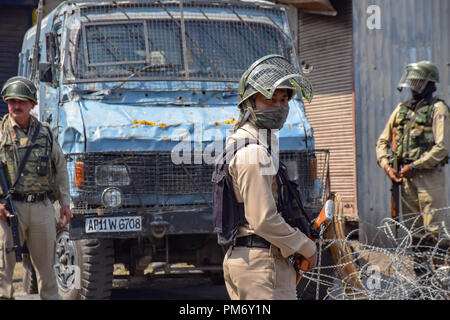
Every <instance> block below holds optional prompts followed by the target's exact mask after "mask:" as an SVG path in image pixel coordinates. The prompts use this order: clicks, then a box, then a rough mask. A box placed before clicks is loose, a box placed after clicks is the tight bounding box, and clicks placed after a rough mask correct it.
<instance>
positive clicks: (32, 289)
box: [22, 253, 39, 294]
mask: <svg viewBox="0 0 450 320" xmlns="http://www.w3.org/2000/svg"><path fill="white" fill-rule="evenodd" d="M22 265H23V276H22V284H23V290H24V291H25V293H26V294H37V293H39V292H38V291H39V290H38V284H37V278H36V271H35V270H34V268H33V264H32V263H31V257H30V255H29V254H28V253H24V254H22Z"/></svg>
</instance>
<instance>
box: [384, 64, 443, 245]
mask: <svg viewBox="0 0 450 320" xmlns="http://www.w3.org/2000/svg"><path fill="white" fill-rule="evenodd" d="M436 82H439V72H438V68H437V67H436V65H434V64H433V63H431V62H429V61H420V62H417V63H411V64H408V65H407V67H406V70H405V73H404V75H403V76H402V79H401V80H400V83H399V86H398V89H399V90H400V91H401V90H402V88H409V89H410V90H411V93H412V98H411V99H410V100H408V101H406V102H403V103H400V104H399V105H398V106H397V107H396V108H395V110H394V111H393V112H392V114H391V116H390V117H389V120H388V122H387V124H386V126H385V128H384V130H383V132H382V133H381V135H380V137H379V139H378V142H377V147H376V153H377V159H378V164H379V165H380V166H381V167H382V168H384V170H385V172H386V174H387V176H388V177H389V178H390V179H391V180H393V181H395V182H398V183H400V182H401V204H402V214H403V215H404V217H405V218H406V221H405V224H406V226H407V227H408V228H409V229H410V230H415V232H414V233H413V236H414V237H415V239H416V240H415V241H416V242H417V241H418V240H420V239H421V238H422V237H423V239H422V241H423V240H424V239H426V238H428V240H426V242H429V241H431V243H433V242H434V240H436V237H437V236H438V232H439V230H441V231H442V230H443V229H442V228H441V227H443V226H444V227H445V224H444V222H445V214H446V210H439V209H442V208H445V207H447V206H448V204H447V198H446V195H447V191H446V181H445V180H446V175H445V171H444V165H445V164H446V163H447V161H448V153H449V150H450V114H449V108H448V106H447V105H446V104H445V102H444V101H442V100H440V99H438V98H436V97H433V92H434V91H436V85H435V83H436ZM393 132H394V133H393ZM394 135H395V136H394ZM391 143H393V144H394V146H395V151H394V152H395V156H397V159H398V161H399V162H398V163H399V165H400V166H401V170H400V172H398V171H397V170H395V169H394V168H392V167H391V165H390V162H389V159H390V156H389V152H388V150H389V148H390V144H391ZM418 215H421V217H419V216H418ZM416 218H418V219H416ZM414 221H416V222H417V223H416V224H415V225H413V223H414ZM431 243H430V244H431Z"/></svg>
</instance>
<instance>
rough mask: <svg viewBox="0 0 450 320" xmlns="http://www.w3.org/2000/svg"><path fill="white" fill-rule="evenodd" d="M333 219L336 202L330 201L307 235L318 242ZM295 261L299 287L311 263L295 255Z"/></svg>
mask: <svg viewBox="0 0 450 320" xmlns="http://www.w3.org/2000/svg"><path fill="white" fill-rule="evenodd" d="M333 217H334V201H333V200H331V199H330V200H327V201H326V202H325V205H324V206H323V207H322V210H320V212H319V214H318V215H317V217H316V218H315V219H314V220H313V222H312V223H311V224H310V225H309V232H308V233H307V235H308V237H309V238H310V239H311V240H313V241H317V240H318V239H319V238H320V235H321V233H322V231H323V230H325V228H326V227H327V226H328V225H329V223H330V222H331V220H333ZM294 259H296V260H297V261H298V262H297V263H296V265H297V268H298V270H297V273H298V274H297V279H296V284H297V285H298V283H299V282H300V279H301V278H302V276H303V272H305V271H307V270H308V269H309V261H308V260H306V258H305V257H303V256H301V255H298V254H297V255H294Z"/></svg>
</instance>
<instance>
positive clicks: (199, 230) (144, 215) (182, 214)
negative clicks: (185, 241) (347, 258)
mask: <svg viewBox="0 0 450 320" xmlns="http://www.w3.org/2000/svg"><path fill="white" fill-rule="evenodd" d="M128 217H140V223H141V224H142V225H141V226H140V228H139V229H140V230H131V231H119V230H116V231H114V232H110V231H104V230H102V231H98V232H92V230H91V231H89V227H88V226H89V223H90V222H92V220H97V221H102V220H105V219H106V220H108V219H111V218H112V219H114V218H117V219H118V220H120V218H124V220H127V219H126V218H128ZM92 218H95V219H92ZM213 229H214V226H213V215H212V209H211V208H209V207H207V208H192V207H190V208H189V207H187V208H177V209H173V210H164V209H162V210H159V211H157V212H155V211H154V210H152V211H145V210H139V211H134V212H133V211H130V210H129V209H127V210H124V211H123V212H115V213H113V214H102V215H99V214H94V213H90V212H86V213H85V214H74V217H73V218H72V219H71V220H70V227H69V234H70V238H71V239H72V240H80V239H93V238H95V239H131V238H137V237H142V236H153V237H156V238H162V237H163V236H165V235H177V234H213V233H214V231H213ZM87 231H88V232H87Z"/></svg>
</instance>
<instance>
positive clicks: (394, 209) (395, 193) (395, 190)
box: [391, 128, 400, 237]
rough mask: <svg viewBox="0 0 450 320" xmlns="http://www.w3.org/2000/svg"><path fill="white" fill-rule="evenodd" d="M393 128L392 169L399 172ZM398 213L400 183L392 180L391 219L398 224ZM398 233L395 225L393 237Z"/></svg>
mask: <svg viewBox="0 0 450 320" xmlns="http://www.w3.org/2000/svg"><path fill="white" fill-rule="evenodd" d="M395 147H396V146H395V128H394V129H392V168H393V169H394V170H396V171H397V172H399V170H400V166H399V163H398V162H399V161H398V157H397V155H396V154H395ZM399 213H400V183H398V182H395V181H393V180H392V186H391V217H392V219H394V221H396V222H398V220H399ZM397 233H398V224H395V237H397Z"/></svg>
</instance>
